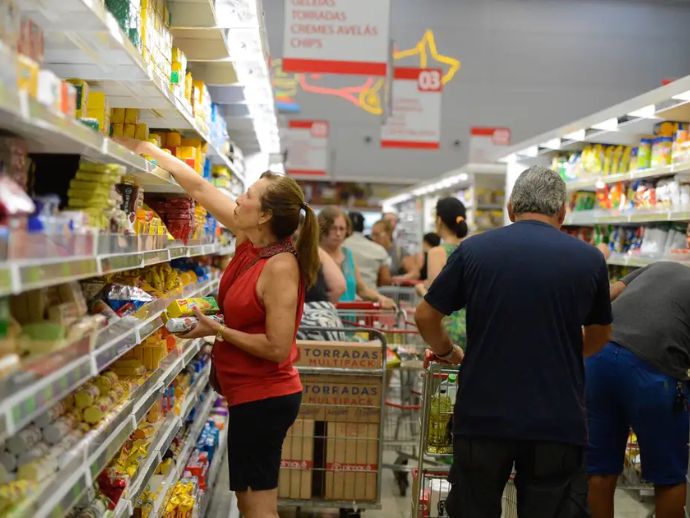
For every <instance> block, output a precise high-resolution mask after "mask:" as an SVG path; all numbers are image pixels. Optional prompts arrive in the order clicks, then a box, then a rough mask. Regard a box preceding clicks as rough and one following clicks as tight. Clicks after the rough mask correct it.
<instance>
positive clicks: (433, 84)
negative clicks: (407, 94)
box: [417, 69, 443, 92]
mask: <svg viewBox="0 0 690 518" xmlns="http://www.w3.org/2000/svg"><path fill="white" fill-rule="evenodd" d="M442 88H443V75H442V73H441V71H440V70H437V69H424V70H420V71H419V76H417V89H418V90H419V91H420V92H440V91H441V89H442Z"/></svg>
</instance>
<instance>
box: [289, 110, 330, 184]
mask: <svg viewBox="0 0 690 518" xmlns="http://www.w3.org/2000/svg"><path fill="white" fill-rule="evenodd" d="M328 130H329V129H328V122H327V121H321V120H291V121H290V122H289V123H288V129H287V132H286V135H285V141H286V147H287V163H286V164H285V169H286V170H287V172H288V174H291V175H296V176H326V175H327V174H328Z"/></svg>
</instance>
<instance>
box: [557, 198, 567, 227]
mask: <svg viewBox="0 0 690 518" xmlns="http://www.w3.org/2000/svg"><path fill="white" fill-rule="evenodd" d="M565 213H566V208H565V203H564V204H563V205H561V208H560V210H559V211H558V224H559V225H562V224H563V222H564V221H565Z"/></svg>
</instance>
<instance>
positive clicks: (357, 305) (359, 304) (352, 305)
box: [335, 300, 381, 309]
mask: <svg viewBox="0 0 690 518" xmlns="http://www.w3.org/2000/svg"><path fill="white" fill-rule="evenodd" d="M335 308H336V309H380V308H381V304H379V303H378V302H370V301H366V300H357V301H354V302H338V303H337V304H336V305H335Z"/></svg>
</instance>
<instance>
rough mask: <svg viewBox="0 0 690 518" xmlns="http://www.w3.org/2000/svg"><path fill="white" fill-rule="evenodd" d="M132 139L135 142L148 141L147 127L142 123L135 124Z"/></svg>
mask: <svg viewBox="0 0 690 518" xmlns="http://www.w3.org/2000/svg"><path fill="white" fill-rule="evenodd" d="M134 138H136V139H137V140H148V139H149V126H148V124H145V123H143V122H140V123H137V125H136V130H135V133H134Z"/></svg>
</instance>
